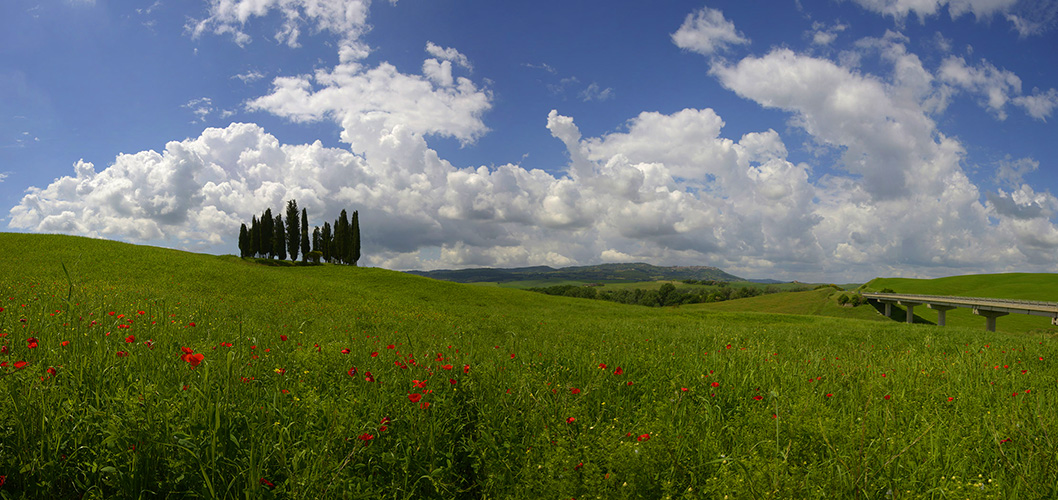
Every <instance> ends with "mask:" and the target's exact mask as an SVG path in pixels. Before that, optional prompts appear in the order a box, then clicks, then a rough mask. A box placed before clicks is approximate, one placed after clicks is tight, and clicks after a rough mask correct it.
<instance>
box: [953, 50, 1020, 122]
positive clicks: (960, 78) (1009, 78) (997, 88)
mask: <svg viewBox="0 0 1058 500" xmlns="http://www.w3.org/2000/svg"><path fill="white" fill-rule="evenodd" d="M937 78H939V79H940V80H941V81H943V82H945V83H947V84H949V85H951V86H953V87H956V88H960V89H962V90H966V91H968V92H970V93H973V94H978V95H979V96H980V98H981V105H982V106H983V107H985V108H987V109H988V110H989V111H991V112H993V113H994V114H995V115H996V117H997V118H999V119H1000V120H1005V119H1006V118H1007V113H1006V110H1005V109H1004V108H1005V106H1006V104H1007V102H1009V101H1010V98H1011V96H1012V95H1015V94H1020V93H1021V79H1020V78H1018V76H1017V75H1015V74H1014V73H1013V72H1010V71H1007V70H1000V69H997V68H996V67H995V66H993V65H992V64H991V63H989V62H988V61H982V62H981V64H980V65H978V66H976V67H972V66H967V64H966V60H965V59H963V58H961V57H955V56H950V57H948V58H947V59H945V60H944V62H943V63H941V67H940V70H938V72H937Z"/></svg>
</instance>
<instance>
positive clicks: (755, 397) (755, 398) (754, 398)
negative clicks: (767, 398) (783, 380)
mask: <svg viewBox="0 0 1058 500" xmlns="http://www.w3.org/2000/svg"><path fill="white" fill-rule="evenodd" d="M762 399H764V396H753V400H754V401H760V400H762Z"/></svg>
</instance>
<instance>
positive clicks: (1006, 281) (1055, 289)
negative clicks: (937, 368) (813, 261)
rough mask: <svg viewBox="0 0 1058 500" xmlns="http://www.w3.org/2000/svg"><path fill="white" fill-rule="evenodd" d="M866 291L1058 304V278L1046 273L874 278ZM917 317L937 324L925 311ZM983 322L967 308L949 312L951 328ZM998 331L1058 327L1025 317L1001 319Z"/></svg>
mask: <svg viewBox="0 0 1058 500" xmlns="http://www.w3.org/2000/svg"><path fill="white" fill-rule="evenodd" d="M863 288H864V290H870V291H880V290H883V289H887V288H888V289H891V290H893V291H895V292H898V293H911V294H925V295H953V296H960V297H988V298H998V299H1017V300H1037V301H1046V302H1058V274H1047V273H1007V274H978V275H967V276H952V277H947V278H937V279H909V278H875V279H873V280H871V281H870V282H868V283H866V284H865V285H864V287H863ZM894 307H895V306H894ZM900 309H901V311H900V314H903V310H902V309H903V308H900ZM915 316H916V320H915V321H916V322H922V323H935V322H936V321H937V313H936V312H935V311H931V310H929V309H927V308H925V307H918V308H916V309H915ZM984 321H985V320H984V318H982V317H980V316H975V315H974V314H973V311H972V310H970V309H966V308H958V309H953V310H951V311H948V313H947V319H946V323H947V324H948V325H949V326H963V327H970V328H983V327H984ZM996 328H997V329H998V330H1000V331H1005V332H1029V331H1040V332H1058V327H1053V326H1052V325H1051V323H1050V320H1049V319H1047V318H1043V317H1039V316H1029V315H1024V314H1010V315H1008V316H1003V317H1000V318H998V319H997V321H996Z"/></svg>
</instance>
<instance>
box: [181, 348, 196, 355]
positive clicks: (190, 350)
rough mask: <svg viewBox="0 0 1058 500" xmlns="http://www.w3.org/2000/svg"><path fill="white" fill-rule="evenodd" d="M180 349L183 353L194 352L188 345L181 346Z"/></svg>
mask: <svg viewBox="0 0 1058 500" xmlns="http://www.w3.org/2000/svg"><path fill="white" fill-rule="evenodd" d="M180 350H181V351H184V354H194V353H195V350H194V349H192V348H190V347H181V348H180Z"/></svg>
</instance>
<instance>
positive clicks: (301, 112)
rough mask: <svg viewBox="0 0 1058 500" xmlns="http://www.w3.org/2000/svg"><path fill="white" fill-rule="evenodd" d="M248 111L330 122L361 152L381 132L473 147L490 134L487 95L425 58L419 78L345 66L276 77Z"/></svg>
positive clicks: (444, 64) (384, 67)
mask: <svg viewBox="0 0 1058 500" xmlns="http://www.w3.org/2000/svg"><path fill="white" fill-rule="evenodd" d="M247 107H248V109H250V110H258V111H267V112H269V113H272V114H275V115H277V116H281V117H285V118H288V119H291V120H293V121H298V122H311V121H319V120H333V121H334V122H336V123H338V124H339V125H340V126H341V127H342V129H343V130H342V135H341V137H342V140H343V141H345V142H347V143H349V144H351V145H352V146H353V149H354V151H357V152H361V151H364V150H365V148H367V147H368V144H366V143H369V142H372V141H378V140H379V138H378V134H379V133H380V131H383V130H392V129H394V128H397V127H401V128H403V129H406V130H408V131H410V132H412V133H415V134H426V135H429V134H434V135H439V136H444V137H453V138H455V139H458V140H459V141H461V142H463V143H469V142H473V141H474V140H476V139H477V138H478V137H480V136H481V135H482V134H484V133H485V132H487V131H488V128H487V127H486V126H485V124H484V122H483V121H482V115H483V114H484V113H485V112H486V111H487V110H489V109H490V107H491V93H490V92H489V91H488V90H487V89H479V88H478V87H477V86H476V85H475V84H474V83H473V82H472V81H471V80H470V79H468V78H465V77H458V78H457V77H454V76H453V74H452V64H451V62H450V61H448V60H444V61H439V60H437V59H434V58H428V59H426V60H425V61H424V62H423V73H422V75H409V74H405V73H401V72H400V71H397V68H396V67H394V66H393V65H391V64H388V63H382V64H379V65H378V66H376V67H373V68H369V67H366V66H364V65H361V64H360V63H358V62H343V63H340V64H339V65H337V66H336V67H335V68H334V69H332V70H323V69H321V70H318V71H317V72H316V73H315V74H312V75H299V76H289V77H279V78H276V79H275V80H273V83H272V91H271V93H270V94H268V95H265V96H261V97H258V98H256V99H253V100H251V101H250V102H249V103H248V105H247Z"/></svg>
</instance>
